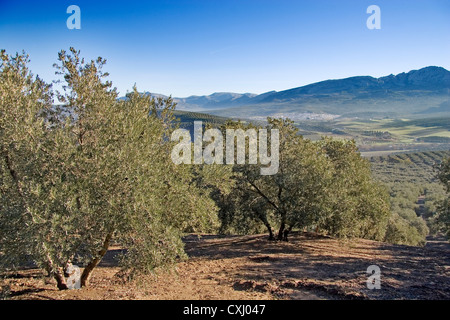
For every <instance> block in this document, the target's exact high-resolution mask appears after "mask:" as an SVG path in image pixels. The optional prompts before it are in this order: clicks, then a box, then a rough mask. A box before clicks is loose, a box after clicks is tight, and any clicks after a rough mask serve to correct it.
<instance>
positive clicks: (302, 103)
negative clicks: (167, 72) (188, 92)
mask: <svg viewBox="0 0 450 320" xmlns="http://www.w3.org/2000/svg"><path fill="white" fill-rule="evenodd" d="M152 95H155V96H161V95H158V94H152ZM174 99H175V101H176V102H177V104H178V107H177V109H178V110H186V111H196V112H202V113H209V114H213V115H217V116H223V117H232V118H245V119H254V120H259V119H261V118H265V117H267V116H272V117H289V118H291V119H293V120H308V119H310V120H335V119H337V118H341V119H342V118H360V119H373V118H375V119H384V118H391V119H400V118H413V119H418V118H424V117H442V116H450V72H449V71H448V70H446V69H444V68H442V67H426V68H423V69H420V70H413V71H409V72H407V73H401V74H398V75H389V76H385V77H381V78H374V77H370V76H355V77H351V78H346V79H338V80H326V81H322V82H317V83H313V84H309V85H306V86H302V87H298V88H293V89H288V90H284V91H279V92H277V91H270V92H266V93H263V94H259V95H257V94H252V93H231V92H218V93H213V94H211V95H208V96H190V97H187V98H174Z"/></svg>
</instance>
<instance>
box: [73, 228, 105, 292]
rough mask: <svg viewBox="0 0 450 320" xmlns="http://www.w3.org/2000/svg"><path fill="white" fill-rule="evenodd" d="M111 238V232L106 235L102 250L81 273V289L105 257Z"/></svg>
mask: <svg viewBox="0 0 450 320" xmlns="http://www.w3.org/2000/svg"><path fill="white" fill-rule="evenodd" d="M112 236H113V232H110V233H108V234H107V235H106V238H105V241H103V245H102V248H101V249H100V251H99V252H98V253H97V256H96V257H94V259H93V260H92V261H91V262H89V264H88V265H87V266H86V267H85V268H84V270H83V273H82V274H81V278H80V281H81V286H82V287H85V286H87V285H88V284H89V279H90V277H91V275H92V271H93V270H94V269H95V267H96V266H97V265H98V264H99V263H100V261H102V258H103V257H104V256H105V254H106V252H107V251H108V248H109V244H110V243H111V239H112Z"/></svg>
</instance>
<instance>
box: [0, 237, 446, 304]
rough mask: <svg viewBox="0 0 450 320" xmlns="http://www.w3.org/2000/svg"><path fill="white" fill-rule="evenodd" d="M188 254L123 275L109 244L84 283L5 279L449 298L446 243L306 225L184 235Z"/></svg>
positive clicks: (131, 290)
mask: <svg viewBox="0 0 450 320" xmlns="http://www.w3.org/2000/svg"><path fill="white" fill-rule="evenodd" d="M185 242H186V251H187V253H188V255H189V259H188V260H187V261H183V262H179V263H178V264H177V265H176V267H175V268H174V269H173V270H171V271H160V272H157V273H156V274H155V275H153V276H146V277H143V278H140V279H138V280H137V281H132V282H129V281H124V280H123V278H122V277H121V276H120V274H121V273H120V272H119V271H120V269H119V268H118V266H117V263H116V261H115V259H114V257H115V255H116V254H117V252H119V251H120V248H112V249H111V250H110V251H109V252H108V254H107V256H106V257H105V258H104V261H103V262H102V263H101V265H100V267H98V268H97V270H96V271H95V272H94V275H93V277H92V280H91V284H90V286H89V287H88V288H83V289H80V290H67V291H58V290H57V289H56V287H55V283H54V281H53V280H51V279H49V278H46V277H45V276H44V275H43V274H42V272H41V271H39V270H35V269H29V270H22V271H20V272H17V273H15V274H10V275H9V276H8V277H7V278H5V279H4V280H1V281H2V286H3V288H4V293H3V294H5V290H6V291H9V298H10V299H165V300H174V299H189V300H191V299H194V300H216V299H217V300H237V299H239V300H240V299H246V300H252V299H257V300H261V299H264V300H267V299H308V300H312V299H433V300H434V299H445V300H448V299H450V249H449V245H448V243H445V242H442V241H434V242H433V241H430V244H429V245H427V246H426V247H424V248H419V247H410V246H400V245H390V244H386V243H382V242H375V241H368V240H353V241H347V242H343V241H339V240H336V239H332V238H328V237H323V236H318V235H315V234H310V233H296V234H293V235H292V236H291V238H290V241H289V242H272V241H267V240H266V236H265V235H252V236H212V235H204V236H202V237H199V236H197V235H189V236H187V237H186V238H185ZM370 265H377V266H379V267H380V270H381V289H380V290H369V289H367V286H366V280H367V277H368V274H367V273H366V270H367V267H368V266H370Z"/></svg>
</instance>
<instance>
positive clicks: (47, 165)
mask: <svg viewBox="0 0 450 320" xmlns="http://www.w3.org/2000/svg"><path fill="white" fill-rule="evenodd" d="M28 62H29V61H28V56H27V55H25V54H16V55H15V56H11V55H8V54H7V53H6V52H5V51H2V52H1V63H2V64H1V66H0V114H1V117H0V148H1V149H0V152H1V154H0V155H1V158H0V195H1V202H0V267H1V268H2V270H10V269H13V268H16V267H19V266H21V265H23V264H24V263H30V262H33V263H34V264H35V265H37V266H38V267H40V268H42V269H45V270H46V271H47V272H48V274H49V275H51V276H52V277H54V278H55V279H56V282H57V286H58V288H59V289H66V288H67V283H66V277H65V271H66V269H67V268H68V266H70V264H71V263H76V264H77V265H82V266H84V268H83V272H82V274H81V284H82V286H86V285H88V283H89V279H90V277H91V275H92V272H93V270H94V269H95V267H96V266H97V265H98V264H99V263H100V261H101V259H102V258H103V256H104V255H105V253H106V252H107V250H108V248H109V247H110V245H111V244H112V243H118V244H120V245H121V246H123V247H124V248H125V249H126V250H125V251H124V253H123V254H122V256H121V259H120V262H121V265H122V267H123V268H124V269H125V270H128V271H129V273H130V275H133V274H136V273H137V272H144V273H145V272H150V271H152V270H153V269H154V268H155V267H157V266H164V265H170V264H172V263H174V262H175V261H177V260H179V259H182V258H184V257H185V253H184V250H183V243H182V240H181V237H182V235H183V233H185V232H217V231H220V232H237V233H246V232H252V231H254V230H256V229H258V228H259V226H264V228H266V229H267V232H268V233H269V237H270V239H278V240H287V239H288V235H289V232H291V231H292V230H293V229H302V228H312V227H313V228H316V229H318V230H321V231H322V232H325V233H327V234H330V235H333V236H337V237H363V238H368V239H374V240H383V239H384V238H385V236H386V230H387V229H388V224H389V219H390V217H391V213H390V204H389V195H388V193H387V191H386V188H384V186H382V185H380V184H379V183H377V182H375V181H374V180H373V179H372V175H371V172H370V165H369V162H368V161H366V160H364V159H363V158H361V156H360V155H359V153H358V150H357V147H356V145H355V143H354V142H353V141H345V140H333V139H330V138H324V139H322V140H320V141H318V142H311V141H309V140H307V139H303V138H302V136H300V135H299V134H298V132H297V129H296V128H295V126H294V125H293V123H292V122H291V121H289V120H282V119H268V125H267V127H268V129H278V130H279V132H280V148H279V151H280V157H279V158H280V167H279V171H278V173H277V174H275V175H272V176H262V175H261V174H260V168H259V166H258V165H204V166H188V165H175V164H173V162H172V161H171V158H170V154H171V150H172V148H173V145H174V143H173V142H171V141H170V140H171V139H170V136H171V133H172V132H173V130H175V129H176V127H177V122H176V120H175V119H174V116H173V111H174V108H175V103H174V102H173V100H172V99H171V98H167V99H161V98H160V99H154V98H152V97H150V96H148V95H145V94H141V93H139V92H138V91H137V89H136V88H135V87H134V88H133V90H132V92H131V93H129V94H127V99H124V100H118V99H117V97H118V93H117V91H116V89H115V88H113V87H112V83H111V82H110V81H108V80H106V77H107V76H108V74H107V73H105V72H103V69H102V68H103V66H104V64H105V62H106V61H105V60H104V59H102V58H98V59H97V60H91V61H85V60H84V59H83V58H82V57H81V56H80V53H79V51H76V50H75V49H73V48H71V49H70V51H69V52H66V51H61V52H60V53H59V55H58V63H56V64H55V68H56V74H57V75H58V78H59V81H60V84H61V91H58V90H54V89H53V88H52V86H51V85H49V84H47V83H45V82H44V81H43V80H41V79H39V77H34V76H33V75H32V74H31V72H30V70H29V69H28V67H27V64H28ZM55 101H59V102H60V104H58V105H56V104H55ZM252 126H253V125H252V124H244V123H242V122H233V121H230V122H227V123H226V124H224V125H223V126H222V127H221V130H225V129H226V128H242V129H247V128H249V127H252ZM447 205H448V204H447ZM447 211H448V210H447ZM443 216H444V215H443Z"/></svg>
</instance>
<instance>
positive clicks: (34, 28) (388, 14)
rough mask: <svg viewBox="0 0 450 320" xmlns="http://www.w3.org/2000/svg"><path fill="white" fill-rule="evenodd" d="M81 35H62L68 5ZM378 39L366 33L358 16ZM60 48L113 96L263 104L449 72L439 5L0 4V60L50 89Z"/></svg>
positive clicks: (444, 13)
mask: <svg viewBox="0 0 450 320" xmlns="http://www.w3.org/2000/svg"><path fill="white" fill-rule="evenodd" d="M72 4H75V5H78V6H79V7H80V9H81V30H69V29H68V28H67V27H66V20H67V18H68V17H69V14H67V13H66V9H67V7H68V6H69V5H72ZM372 4H375V5H378V6H379V7H380V8H381V30H369V29H368V28H367V27H366V20H367V18H368V17H369V15H368V14H367V13H366V9H367V7H368V6H369V5H372ZM70 46H74V47H75V48H77V49H79V50H81V52H82V55H83V56H85V57H86V58H89V59H92V58H96V57H97V56H102V57H104V58H106V59H107V60H108V64H107V66H106V70H107V71H108V72H110V74H111V77H110V80H112V81H113V83H114V85H115V86H116V87H117V88H118V90H119V91H120V93H121V94H125V93H126V91H127V90H130V89H131V87H132V86H133V84H134V83H136V84H137V85H138V89H139V90H141V91H144V90H145V91H151V92H157V93H162V94H166V95H170V94H171V95H172V96H175V97H186V96H189V95H203V94H211V93H213V92H224V91H231V92H242V93H243V92H252V93H263V92H266V91H270V90H277V91H279V90H284V89H289V88H293V87H298V86H301V85H305V84H309V83H312V82H316V81H321V80H326V79H336V78H343V77H348V76H354V75H371V76H376V77H378V76H384V75H388V74H391V73H393V74H397V73H400V72H407V71H409V70H412V69H418V68H422V67H425V66H429V65H435V66H442V67H444V68H446V69H449V70H450V1H449V0H408V1H406V0H403V1H401V0H370V1H367V0H340V1H339V0H309V1H294V0H273V1H272V0H271V1H269V0H198V1H182V0H175V1H145V2H144V1H142V2H141V1H139V2H138V1H133V0H128V1H80V0H71V1H4V0H0V48H3V49H6V50H7V52H9V53H15V52H17V51H19V52H20V51H22V50H25V51H26V52H27V53H28V54H30V58H31V68H32V70H33V72H34V73H35V74H39V76H41V77H42V78H44V79H45V80H47V81H51V80H52V79H54V69H53V68H52V64H53V63H54V62H56V58H57V53H58V51H60V50H61V49H66V50H67V49H68V48H69V47H70Z"/></svg>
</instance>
